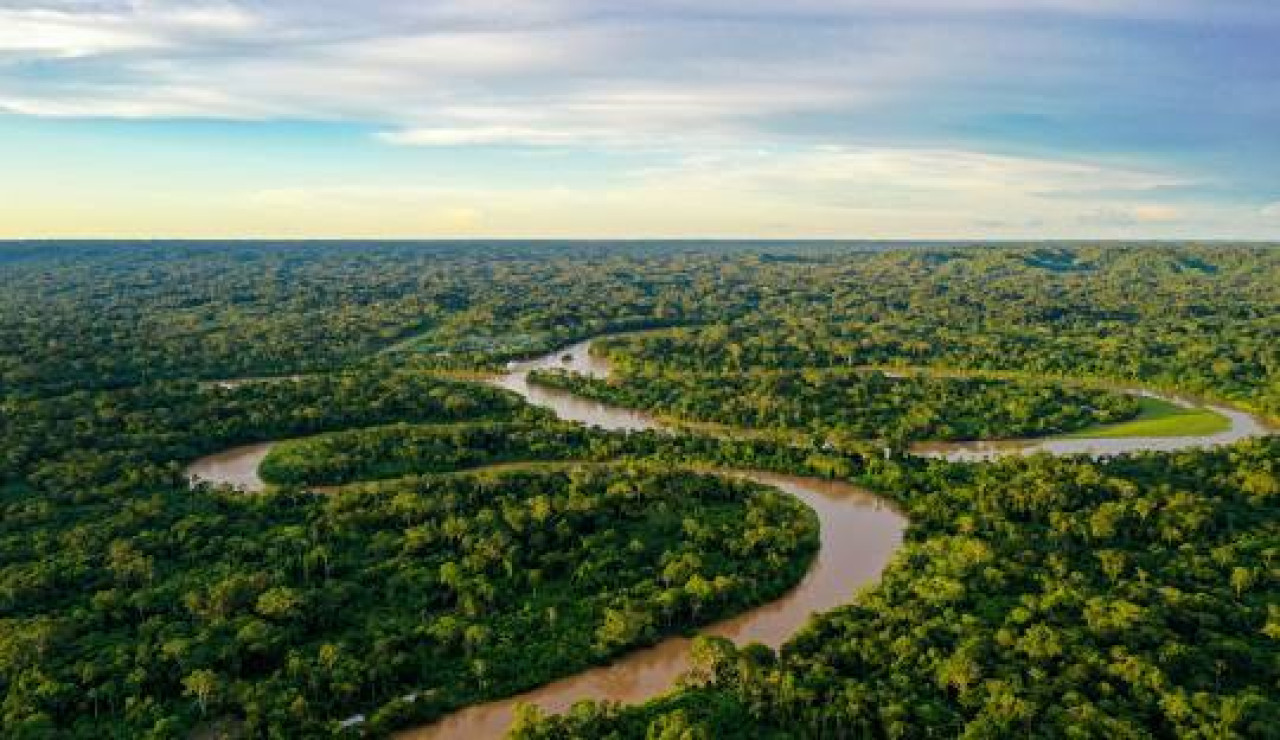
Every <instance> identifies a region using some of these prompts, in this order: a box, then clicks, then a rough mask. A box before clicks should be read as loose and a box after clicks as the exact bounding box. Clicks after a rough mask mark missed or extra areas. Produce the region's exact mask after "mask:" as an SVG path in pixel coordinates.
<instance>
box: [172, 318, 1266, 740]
mask: <svg viewBox="0 0 1280 740" xmlns="http://www.w3.org/2000/svg"><path fill="white" fill-rule="evenodd" d="M589 350H590V341H586V342H580V343H578V344H575V345H572V346H570V347H566V348H564V349H561V350H557V351H556V352H553V353H551V354H548V355H545V356H543V357H539V358H537V359H534V360H529V361H525V362H519V363H512V364H511V365H509V366H508V369H507V372H506V373H505V374H503V375H501V376H499V377H496V378H494V379H492V380H491V381H489V382H491V383H492V384H494V385H497V386H500V387H502V388H506V389H509V390H511V391H514V392H516V393H518V394H520V395H521V396H523V397H524V398H525V399H526V400H528V401H529V402H530V403H533V404H535V405H538V406H543V407H546V408H549V409H551V410H552V411H554V412H555V413H556V414H557V415H558V416H559V417H560V418H562V419H566V420H570V421H577V422H581V423H584V424H590V425H594V426H598V427H601V428H603V429H610V430H626V431H635V430H643V429H661V428H662V427H663V425H662V423H661V422H659V421H657V420H656V419H655V418H654V417H652V416H651V415H649V414H645V413H643V412H639V411H634V410H631V409H623V408H617V407H613V406H609V405H607V404H602V403H597V402H594V401H589V400H586V399H583V398H579V397H577V396H575V395H573V394H572V393H569V392H567V391H562V390H557V389H552V388H545V387H541V386H537V385H533V384H530V383H529V382H528V373H529V371H530V370H533V369H544V368H563V369H566V370H570V371H573V372H578V373H583V374H586V375H591V376H594V377H607V376H608V373H609V367H608V364H607V363H606V362H605V361H604V360H602V359H601V358H598V357H593V356H592V355H591V353H590V351H589ZM1161 397H1165V396H1161ZM1169 400H1173V401H1175V402H1181V403H1184V404H1190V403H1193V401H1190V400H1187V399H1169ZM1213 409H1214V410H1215V411H1217V412H1218V413H1221V414H1222V415H1223V416H1225V417H1226V418H1227V419H1228V420H1230V422H1231V426H1230V428H1229V429H1228V430H1227V431H1225V432H1222V433H1219V434H1214V435H1210V436H1206V437H1173V438H1120V439H1046V440H1012V441H1003V442H972V443H951V444H938V445H917V446H916V447H915V448H913V452H917V453H919V454H926V455H930V456H937V457H943V458H947V459H951V460H982V459H990V458H992V457H995V456H999V455H1006V454H1029V453H1032V452H1041V451H1043V452H1050V453H1054V454H1069V453H1081V452H1083V453H1090V454H1117V453H1121V452H1131V451H1137V450H1153V449H1154V450H1176V449H1185V448H1189V447H1198V446H1209V445H1218V444H1226V443H1230V442H1234V441H1237V440H1239V439H1243V438H1245V437H1249V436H1256V435H1259V434H1265V433H1266V431H1267V429H1266V427H1265V425H1264V424H1263V423H1262V422H1260V421H1259V420H1258V419H1256V418H1254V417H1252V416H1250V415H1249V414H1245V413H1243V412H1240V411H1236V410H1233V409H1227V408H1218V407H1213ZM270 447H271V443H263V444H256V445H247V446H244V447H239V448H235V449H232V450H227V451H226V452H223V453H220V454H218V455H212V456H209V457H206V458H202V459H201V460H198V461H196V462H195V463H193V464H192V465H191V466H190V467H189V468H188V474H189V475H190V476H191V477H192V479H193V480H196V479H198V480H204V481H209V482H214V483H226V484H231V485H234V486H237V487H239V488H241V489H243V490H246V491H255V490H261V489H262V487H263V483H262V480H261V479H260V478H259V477H258V475H257V467H258V464H259V463H260V462H261V461H262V459H263V457H265V456H266V454H267V452H268V451H269V450H270ZM720 472H725V473H726V474H731V475H737V476H741V477H746V478H750V479H752V480H756V481H759V482H761V483H765V484H768V485H772V486H776V487H777V488H780V489H781V490H783V491H785V492H787V493H790V494H792V495H794V496H796V497H797V498H799V499H800V500H802V501H804V502H805V503H806V504H808V505H809V506H810V507H812V508H813V510H814V511H815V512H817V515H818V519H819V522H820V525H821V530H820V539H821V549H820V550H819V552H818V554H817V556H816V557H815V559H814V563H813V565H812V567H811V568H810V570H809V572H808V573H807V574H806V575H805V577H804V578H803V579H802V580H801V582H800V583H799V584H798V585H797V586H796V587H795V588H793V589H792V590H791V591H789V592H788V593H786V594H785V595H783V596H782V597H781V598H779V599H776V600H775V601H772V602H770V603H768V604H765V605H763V606H760V607H757V608H755V609H752V610H750V611H747V612H744V613H742V614H740V615H738V616H736V617H733V618H732V619H728V620H726V621H723V622H720V623H717V624H715V625H712V626H710V627H708V628H706V629H704V630H702V632H703V633H705V634H713V635H719V636H723V637H728V638H730V639H732V640H734V641H735V642H738V643H740V644H741V643H747V642H761V643H764V644H766V645H770V646H772V647H777V646H778V645H780V644H782V643H783V642H785V641H786V640H787V638H789V637H790V636H791V635H793V634H794V633H795V632H796V631H797V630H799V629H800V628H801V627H802V626H804V624H805V623H806V622H807V621H808V619H809V617H810V616H811V615H813V614H815V613H817V612H822V611H827V610H829V609H832V608H834V607H836V606H839V605H841V604H845V603H848V602H849V601H850V600H851V599H852V597H853V595H854V593H855V592H856V591H857V590H858V589H859V588H861V587H862V586H864V585H866V584H868V583H871V582H873V581H874V580H876V579H877V578H878V577H879V575H880V573H881V572H882V571H883V569H884V567H885V566H886V565H887V564H888V562H889V559H890V557H891V556H892V555H893V552H894V551H895V550H896V549H897V547H898V545H899V544H900V543H901V541H902V534H903V531H904V530H905V528H906V524H907V523H906V520H905V519H904V518H903V517H902V516H901V515H900V514H898V513H897V512H895V511H894V510H893V509H891V508H890V507H889V506H887V505H886V504H885V503H884V501H883V500H881V499H879V498H877V497H876V496H874V495H873V494H871V493H870V492H868V491H865V490H863V489H860V488H858V487H856V486H852V485H850V484H847V483H842V482H837V481H828V480H823V479H818V478H805V477H797V476H782V475H776V474H771V473H764V472H759V471H720ZM689 645H690V641H689V640H688V639H685V638H671V639H667V640H664V641H662V642H660V643H658V644H657V645H654V646H653V647H649V648H644V649H641V650H637V651H634V652H631V653H628V654H627V655H625V656H622V657H621V658H619V659H618V660H617V661H615V662H614V663H611V664H609V665H607V666H602V667H598V668H593V669H591V670H588V671H585V672H583V673H580V674H577V675H574V676H569V677H567V678H564V679H561V680H559V681H556V682H554V683H550V684H547V685H545V686H542V687H540V688H538V689H535V690H533V691H530V692H527V693H525V694H521V695H519V696H515V697H511V698H508V699H502V700H497V701H493V702H488V703H484V704H477V705H474V706H471V707H468V708H465V709H462V710H459V711H457V712H454V713H452V714H450V715H447V716H446V717H444V718H443V719H441V720H440V721H438V722H435V723H433V724H430V725H426V726H423V727H419V728H415V729H411V730H407V731H404V732H402V733H399V734H398V735H397V737H398V738H401V739H402V740H406V739H411V740H453V739H457V740H479V739H481V738H493V737H500V736H501V735H502V734H503V732H504V730H505V729H506V728H507V726H508V725H509V724H510V722H511V718H512V715H513V711H514V708H515V705H516V704H517V703H519V702H527V703H532V704H536V705H538V706H540V707H542V708H543V709H545V710H546V711H548V712H562V711H564V710H566V709H568V708H569V707H570V706H571V705H572V704H573V703H574V702H577V701H580V700H582V699H608V700H611V701H621V702H628V703H631V702H638V701H644V700H646V699H650V698H652V697H654V696H657V695H660V694H662V693H664V692H666V691H667V690H669V689H670V688H671V687H672V685H673V683H674V682H675V680H676V679H677V678H678V677H679V676H680V675H681V674H683V673H684V672H685V671H686V670H687V669H688V667H689Z"/></svg>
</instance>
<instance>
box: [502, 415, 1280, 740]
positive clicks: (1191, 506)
mask: <svg viewBox="0 0 1280 740" xmlns="http://www.w3.org/2000/svg"><path fill="white" fill-rule="evenodd" d="M888 474H889V470H888V469H887V468H881V469H880V470H879V471H878V472H877V473H875V474H873V475H872V476H871V478H870V480H871V481H873V482H874V481H876V480H879V481H880V482H881V484H882V485H883V482H884V481H885V480H887V479H888V477H889V475H888ZM892 479H893V481H894V487H893V489H892V491H893V493H892V495H893V497H895V498H896V499H897V500H898V501H899V504H900V505H901V506H903V507H904V508H905V509H906V510H907V511H908V512H909V514H910V518H911V526H910V528H909V530H908V532H907V536H908V542H907V544H906V545H905V547H904V548H903V550H902V552H901V553H900V554H899V555H898V556H897V558H896V559H895V560H894V562H893V563H892V564H891V565H890V567H889V569H888V570H887V571H886V572H885V574H884V576H883V579H882V581H881V583H880V584H879V585H878V586H876V587H874V588H871V589H869V590H867V591H864V592H863V593H862V594H860V595H859V597H858V598H857V599H856V600H855V601H854V603H853V604H851V605H849V606H846V607H842V608H838V609H835V610H833V611H831V612H828V613H826V614H823V615H821V616H820V617H818V618H817V619H815V620H814V621H813V622H812V623H811V624H810V625H809V626H808V627H807V628H806V629H805V630H804V631H803V632H801V633H800V634H798V635H797V636H796V637H795V638H794V639H793V640H791V642H789V643H788V644H787V645H786V646H785V647H784V648H783V650H782V651H781V654H780V655H774V654H773V653H771V652H770V651H768V650H762V649H759V648H758V647H756V648H750V649H737V648H734V647H733V646H731V645H720V646H717V647H716V648H715V649H713V650H711V651H710V652H709V654H708V655H709V657H708V658H707V659H706V660H705V661H704V665H703V666H702V667H701V668H700V669H699V670H698V671H697V672H696V676H697V677H698V678H700V679H702V680H701V681H698V682H695V683H694V685H692V686H691V687H689V688H687V689H686V690H685V691H683V692H681V693H678V694H676V695H673V696H668V697H664V698H662V699H659V700H657V701H655V702H652V703H650V704H648V705H643V706H640V707H636V708H627V709H619V708H614V707H602V706H583V707H580V708H576V709H575V710H574V711H573V712H571V713H570V714H568V715H566V716H564V717H554V718H543V719H537V718H526V722H525V724H524V725H522V726H521V727H519V728H517V729H518V732H517V733H516V735H517V736H519V737H528V738H539V737H553V736H557V735H556V733H558V732H559V733H562V734H561V736H580V737H604V736H613V737H624V738H644V737H647V736H648V734H649V733H650V732H651V731H652V729H651V728H653V727H654V722H655V721H656V719H657V718H659V717H662V716H664V715H666V714H667V713H668V712H669V711H670V709H669V707H673V706H674V707H681V708H684V710H685V711H690V710H689V708H691V707H692V708H696V709H695V710H694V711H696V712H697V715H698V716H701V717H704V718H705V719H704V720H703V721H702V722H701V724H700V727H701V728H702V729H703V731H705V732H707V733H709V734H710V736H712V737H730V736H742V732H741V728H742V726H743V723H744V722H746V721H747V720H744V717H748V718H749V722H747V724H748V726H750V727H753V728H759V729H758V731H759V732H761V733H767V732H770V731H777V732H785V733H786V734H787V735H788V736H796V737H831V736H854V737H862V736H866V737H882V736H887V737H919V736H926V735H927V734H929V733H930V732H932V733H936V734H942V735H946V736H964V737H1008V736H1021V737H1027V736H1037V737H1150V736H1156V737H1259V738H1262V737H1272V736H1274V734H1275V729H1276V724H1275V718H1276V717H1277V716H1280V701H1278V699H1277V696H1276V694H1275V691H1274V690H1273V687H1274V686H1276V684H1277V681H1280V664H1277V662H1276V660H1275V655H1276V652H1277V645H1276V635H1277V630H1276V629H1275V626H1276V619H1277V614H1278V612H1277V609H1276V606H1275V605H1276V602H1277V599H1280V587H1278V584H1280V572H1278V571H1277V565H1278V564H1280V563H1278V561H1277V556H1278V555H1280V549H1278V548H1277V545H1278V544H1280V516H1278V514H1280V439H1277V438H1270V439H1266V440H1261V441H1256V442H1246V443H1241V444H1238V445H1235V446H1234V447H1231V448H1227V449H1224V450H1217V451H1195V452H1185V453H1178V454H1142V455H1135V456H1129V457H1123V458H1119V459H1116V460H1114V461H1111V462H1108V463H1105V464H1096V463H1091V462H1088V461H1086V460H1078V459H1074V460H1073V459H1059V458H1050V457H1045V456H1040V457H1033V458H1028V459H1011V460H1007V461H1003V462H1000V463H996V464H992V465H983V466H956V465H944V464H939V463H936V462H935V463H931V464H929V465H927V466H926V465H920V464H914V465H909V466H907V467H905V468H903V467H900V468H898V469H897V470H896V472H895V473H894V474H893V476H892ZM886 490H887V489H886ZM767 728H775V729H774V730H769V729H767Z"/></svg>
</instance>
